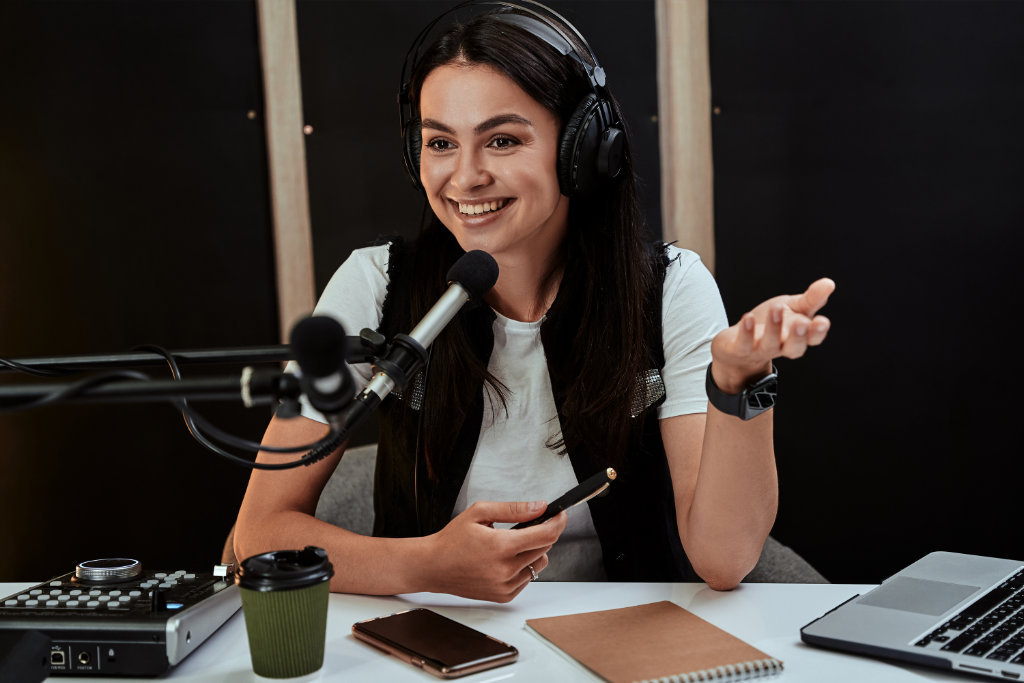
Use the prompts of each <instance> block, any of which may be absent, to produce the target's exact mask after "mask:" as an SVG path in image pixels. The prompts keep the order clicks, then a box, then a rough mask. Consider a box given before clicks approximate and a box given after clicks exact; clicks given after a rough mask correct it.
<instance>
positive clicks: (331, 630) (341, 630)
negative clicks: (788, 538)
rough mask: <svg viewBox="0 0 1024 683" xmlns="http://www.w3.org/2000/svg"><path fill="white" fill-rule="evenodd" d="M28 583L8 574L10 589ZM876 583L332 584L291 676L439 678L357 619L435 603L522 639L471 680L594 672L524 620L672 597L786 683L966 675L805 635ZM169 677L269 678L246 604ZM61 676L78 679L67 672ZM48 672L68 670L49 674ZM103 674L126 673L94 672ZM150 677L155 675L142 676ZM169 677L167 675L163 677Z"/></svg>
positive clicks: (219, 682)
mask: <svg viewBox="0 0 1024 683" xmlns="http://www.w3.org/2000/svg"><path fill="white" fill-rule="evenodd" d="M29 585H30V584H11V583H8V584H0V595H8V594H11V593H14V592H16V591H18V590H22V589H24V588H26V587H28V586H29ZM870 588H872V586H864V585H845V584H742V585H741V586H740V587H739V588H737V589H736V590H734V591H730V592H727V593H722V592H715V591H713V590H711V589H710V588H708V587H707V586H706V585H704V584H689V583H684V584H655V583H650V584H647V583H548V582H543V581H541V582H537V583H533V584H531V585H530V586H528V587H527V588H526V590H524V591H523V592H522V593H521V594H520V595H519V596H518V597H516V599H515V600H513V601H512V602H511V603H509V604H507V605H498V604H493V603H484V602H477V601H473V600H465V599H462V598H456V597H453V596H449V595H439V594H434V593H416V594H411V595H400V596H394V597H371V596H364V595H340V594H332V595H331V597H330V611H329V612H328V616H327V642H326V649H325V655H324V666H323V668H322V669H321V670H320V671H318V672H317V673H315V674H311V675H309V676H304V677H302V678H298V679H289V680H291V681H293V683H307V682H310V681H334V680H338V681H342V680H344V681H389V682H390V681H395V682H399V683H400V682H402V681H410V682H416V681H418V682H420V683H425V682H429V681H433V682H435V683H436V682H437V681H439V680H441V679H438V678H435V677H433V676H431V675H430V674H427V673H425V672H423V671H420V670H418V669H415V668H413V667H412V666H410V665H409V664H406V663H403V662H401V661H399V660H398V659H396V658H394V657H388V656H387V655H384V654H382V653H380V652H379V651H377V650H375V649H373V648H372V647H370V646H368V645H365V644H363V643H361V642H359V641H357V640H355V639H354V638H353V637H352V635H351V628H352V624H353V623H355V622H356V621H360V620H362V619H369V618H371V617H377V616H382V615H385V614H390V613H392V612H398V611H400V610H403V609H407V608H409V607H415V606H421V607H429V608H431V609H434V610H436V611H438V612H440V613H442V614H445V615H447V616H449V617H451V618H453V619H456V620H458V621H461V622H463V623H465V624H468V625H470V626H473V627H474V628H477V629H479V630H480V631H483V632H484V633H487V634H489V635H492V636H494V637H496V638H499V639H501V640H504V641H506V642H508V643H511V644H512V645H515V646H516V647H517V648H518V649H519V661H518V662H516V663H515V664H513V665H511V666H506V667H502V668H499V669H494V670H492V671H488V672H482V673H479V674H474V675H472V676H467V677H465V678H462V679H459V680H464V681H466V682H467V683H484V682H488V683H489V682H491V681H523V682H526V681H530V682H533V681H559V682H562V681H595V680H597V679H596V677H593V676H590V675H589V674H587V673H586V672H584V671H583V670H582V669H581V668H579V667H578V666H577V665H575V664H573V663H571V662H570V661H569V660H567V659H566V658H565V657H564V656H562V655H560V654H559V653H557V652H556V651H555V650H553V649H552V648H551V647H550V646H549V645H547V644H546V643H545V642H544V641H542V640H540V639H539V638H538V637H537V636H535V635H533V634H531V633H529V632H528V631H526V630H525V629H524V628H523V625H524V622H525V620H526V619H528V618H533V617H546V616H554V615H558V614H570V613H573V612H586V611H592V610H599V609H611V608H615V607H626V606H628V605H636V604H641V603H645V602H655V601H657V600H671V601H672V602H675V603H676V604H678V605H681V606H682V607H685V608H686V609H688V610H690V611H692V612H693V613H695V614H697V615H699V616H701V617H703V618H704V619H706V620H708V621H710V622H711V623H713V624H715V625H716V626H718V627H720V628H723V629H725V630H726V631H729V632H730V633H732V634H733V635H736V636H738V637H739V638H742V639H743V640H746V641H747V642H748V643H750V644H751V645H753V646H755V647H757V648H759V649H761V650H763V651H764V652H767V653H768V654H769V655H772V656H773V657H776V658H779V659H782V660H783V662H784V663H785V672H784V674H783V675H782V677H781V678H777V679H773V680H778V681H779V682H780V683H799V682H810V681H815V682H818V681H823V680H827V681H830V682H832V683H843V682H846V681H850V682H852V681H883V682H886V683H887V682H889V681H894V682H898V681H953V680H959V681H962V680H964V679H963V677H962V676H954V675H953V674H949V673H946V672H944V671H938V670H932V669H926V668H922V667H915V666H910V665H903V664H896V663H890V662H883V661H879V660H873V659H869V658H866V657H858V656H855V655H847V654H842V653H837V652H830V651H826V650H820V649H817V648H812V647H809V646H807V645H805V644H804V643H803V642H801V641H800V627H801V626H803V625H805V624H807V623H808V622H810V621H811V620H813V619H815V618H816V617H818V616H821V615H822V614H824V613H825V612H827V611H828V610H829V609H831V608H832V607H834V606H836V605H838V604H839V603H841V602H843V601H845V600H846V599H848V598H850V597H851V596H853V595H856V594H858V593H863V592H865V591H866V590H867V589H870ZM167 678H171V679H174V680H175V681H190V682H192V683H225V682H226V683H242V682H244V681H267V680H270V679H264V678H259V677H257V676H255V675H254V674H253V673H252V665H251V663H250V660H249V646H248V641H247V638H246V633H245V622H244V618H243V616H242V612H241V610H239V611H238V612H237V613H236V614H235V615H234V616H233V617H232V618H231V619H230V620H229V621H228V622H227V623H226V624H225V625H224V626H223V627H221V629H220V630H219V631H217V633H215V634H213V636H211V637H210V639H209V640H207V642H206V643H204V644H203V645H202V647H200V648H199V649H198V650H196V652H194V653H193V654H191V655H190V656H189V657H188V658H187V659H185V660H184V661H183V662H182V663H181V664H180V665H178V666H177V667H176V668H175V669H172V671H171V672H170V674H168V676H167ZM62 679H63V680H71V679H64V678H63V677H62ZM50 680H61V679H57V678H51V679H50ZM77 680H82V681H85V680H88V681H92V682H95V683H100V682H109V683H114V682H119V683H125V681H127V680H132V679H124V678H100V677H88V678H80V679H77ZM139 680H152V679H139ZM161 680H162V679H161Z"/></svg>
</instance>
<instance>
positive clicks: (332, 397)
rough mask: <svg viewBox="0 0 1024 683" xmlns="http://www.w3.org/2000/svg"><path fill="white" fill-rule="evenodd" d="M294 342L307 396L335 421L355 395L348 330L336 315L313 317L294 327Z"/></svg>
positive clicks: (301, 380)
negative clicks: (349, 365)
mask: <svg viewBox="0 0 1024 683" xmlns="http://www.w3.org/2000/svg"><path fill="white" fill-rule="evenodd" d="M290 341H291V347H292V352H293V353H294V354H295V360H296V362H298V364H299V368H301V370H302V377H301V379H300V382H301V385H302V389H303V392H304V393H305V394H306V398H307V399H308V400H309V403H310V405H312V406H313V407H314V408H316V409H317V410H318V411H320V413H322V414H323V416H324V417H326V418H327V419H328V422H331V420H332V419H334V418H336V417H337V415H338V414H339V413H341V411H342V410H344V409H345V408H346V407H347V406H348V404H349V403H351V402H352V399H353V397H354V396H355V383H354V382H353V381H352V373H351V372H349V369H348V354H347V346H348V338H347V337H346V336H345V330H344V329H343V328H342V327H341V324H340V323H339V322H338V321H337V320H335V319H334V318H329V317H326V316H313V317H309V318H305V319H303V320H300V321H299V322H298V323H297V324H296V325H295V327H293V328H292V334H291V340H290ZM333 426H334V425H333V424H332V427H333Z"/></svg>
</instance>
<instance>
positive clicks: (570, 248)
mask: <svg viewBox="0 0 1024 683" xmlns="http://www.w3.org/2000/svg"><path fill="white" fill-rule="evenodd" d="M505 11H509V10H507V9H502V10H498V11H497V12H505ZM513 11H514V10H513ZM497 12H488V13H486V14H483V15H480V16H477V17H474V18H473V19H471V20H469V21H467V22H466V23H463V24H457V25H454V26H452V27H451V28H450V29H449V30H448V31H447V32H445V33H444V34H443V35H441V36H440V38H438V39H437V40H436V41H435V42H434V43H433V44H432V45H431V46H430V47H429V48H428V49H427V50H426V51H425V52H424V54H423V56H422V58H421V59H420V61H419V63H418V64H417V65H416V67H415V69H414V70H413V74H412V79H411V82H410V93H409V95H410V101H411V103H412V111H413V112H415V113H417V114H418V112H419V95H420V90H421V88H422V86H423V81H424V79H425V78H426V77H427V75H428V74H429V73H430V72H431V71H432V70H433V69H435V68H437V67H439V66H442V65H445V64H449V63H452V62H460V61H461V62H466V63H470V64H482V65H489V66H491V67H493V68H495V69H497V70H498V71H500V72H502V73H504V74H505V75H506V76H508V77H509V78H511V79H512V80H513V81H514V82H515V83H516V84H517V85H518V86H519V87H520V88H522V89H523V90H524V91H525V92H526V93H527V94H528V95H530V97H532V98H533V99H535V100H536V101H537V102H539V103H540V104H541V105H543V106H544V107H546V108H547V109H548V110H550V111H552V112H553V113H555V114H556V115H557V116H558V118H559V121H561V123H562V125H563V127H564V125H565V122H566V121H567V120H568V119H569V117H570V116H571V115H572V113H573V112H574V111H575V109H576V107H577V105H578V104H579V103H580V101H581V100H582V99H583V98H584V96H586V95H587V94H588V93H590V92H592V87H591V85H590V83H589V81H588V79H587V77H586V75H585V74H584V72H583V70H582V68H581V67H580V65H579V64H577V63H576V62H575V61H573V60H572V59H570V58H568V57H566V56H563V55H560V54H558V53H557V52H556V51H555V50H554V49H553V48H551V47H550V46H549V45H548V44H547V43H545V42H543V41H541V40H540V39H538V38H536V37H535V36H533V35H532V34H530V33H529V32H527V31H525V30H523V29H521V28H519V27H518V26H515V25H512V24H511V23H509V22H504V21H500V20H496V19H495V17H494V14H496V13H497ZM552 21H556V20H554V19H552ZM563 33H565V34H566V35H570V30H568V29H566V30H564V31H563ZM578 52H579V53H580V54H587V53H586V52H585V51H583V50H579V51H578ZM609 99H610V96H609ZM611 101H612V103H613V107H614V108H615V111H616V115H617V116H618V118H619V119H620V121H621V113H620V112H619V109H618V105H617V104H615V103H614V100H611ZM428 213H430V217H429V219H428V220H427V221H426V224H425V227H424V229H423V230H422V232H421V234H420V236H419V237H418V239H417V246H416V255H415V258H414V263H413V264H410V265H411V268H412V270H413V273H412V274H413V276H414V277H415V279H414V280H413V282H416V283H437V284H436V286H435V287H420V286H419V285H417V287H416V288H413V291H411V292H410V314H411V317H412V319H413V320H417V319H419V317H420V316H422V315H423V314H424V313H425V312H426V311H427V310H428V309H429V307H430V306H431V305H433V303H434V302H435V301H436V299H437V297H438V296H439V294H440V292H441V289H442V288H443V286H444V285H445V282H444V274H445V272H447V269H448V267H450V265H451V264H452V263H453V262H454V260H455V259H456V258H458V256H459V255H461V253H462V252H461V249H460V248H459V246H458V243H457V242H456V241H455V239H454V237H453V236H452V235H451V233H450V232H449V231H448V230H447V229H446V228H445V227H444V226H443V225H442V224H441V222H440V221H439V220H438V219H437V217H436V216H433V213H432V212H428ZM561 265H563V266H564V272H563V275H562V280H561V284H560V286H559V292H558V295H557V296H556V299H555V302H554V304H553V305H552V306H551V309H550V310H549V311H548V319H547V320H546V321H545V323H544V325H543V326H542V335H544V337H545V350H546V351H547V352H548V361H549V369H550V370H551V372H552V374H553V375H554V374H555V373H557V374H558V375H559V376H560V377H559V380H560V381H559V382H557V384H558V385H559V386H563V387H565V391H564V395H562V396H556V404H558V405H559V409H560V417H561V421H562V439H561V440H559V441H557V442H555V443H549V444H548V445H549V447H551V448H554V449H556V450H558V451H559V452H561V453H565V452H571V451H573V449H574V448H577V447H579V446H580V445H584V446H585V447H586V448H587V449H588V450H590V452H591V453H595V454H596V453H602V452H607V453H608V458H607V459H608V461H609V462H610V463H615V462H617V458H618V457H620V456H621V455H624V454H625V453H626V452H627V451H628V449H629V446H630V444H631V441H632V440H633V439H635V438H638V435H639V427H640V425H639V424H638V423H639V422H640V420H637V419H634V418H632V417H631V416H630V406H631V401H632V398H633V394H634V392H635V391H636V384H637V378H638V377H639V376H640V375H641V373H643V372H644V371H645V370H647V369H648V368H649V367H650V364H649V363H650V349H649V348H648V347H649V341H650V340H649V339H648V337H649V334H648V332H649V330H650V329H651V321H652V316H653V315H655V314H657V315H660V311H652V310H651V309H652V306H651V305H650V301H651V298H650V297H651V293H652V291H653V289H652V288H653V287H655V286H660V283H657V282H655V269H654V256H653V254H652V248H651V236H650V235H649V234H648V231H647V227H646V224H645V222H644V220H643V215H642V212H641V210H640V202H639V198H638V194H637V180H636V176H635V174H634V170H633V166H632V160H631V158H630V150H629V145H628V140H627V142H626V149H625V159H624V164H623V169H622V172H621V174H620V176H619V177H618V178H616V179H614V180H611V181H607V183H606V184H605V185H603V186H601V187H600V188H599V189H598V191H594V192H591V193H588V194H585V195H581V196H575V197H573V198H572V199H571V200H570V204H569V226H568V233H567V237H566V241H565V244H564V249H563V262H562V264H561ZM659 300H660V299H659ZM468 324H469V323H468V321H467V316H465V315H460V316H458V317H457V318H456V320H455V321H453V324H450V325H449V326H448V328H447V329H446V330H445V331H444V333H442V335H441V336H440V337H439V338H438V339H437V341H436V342H435V344H434V345H433V349H432V352H431V353H432V359H431V363H430V368H429V375H428V380H427V383H426V393H425V400H424V405H423V407H424V410H425V413H424V414H423V415H422V421H423V433H422V439H423V444H422V445H423V447H424V452H425V454H426V462H427V469H428V473H429V475H430V476H431V477H432V478H435V477H437V476H438V472H440V471H442V468H443V463H444V461H445V458H446V456H447V454H448V452H449V451H450V450H451V448H452V446H453V444H454V443H455V441H456V439H457V437H458V435H459V433H460V431H461V429H462V425H463V422H464V421H465V419H466V415H467V406H465V405H464V404H465V402H466V401H467V400H468V399H466V397H468V396H473V395H474V394H475V393H477V392H479V387H480V386H481V383H484V384H485V386H486V387H487V389H488V391H487V392H485V393H487V394H488V395H489V396H490V397H491V399H492V400H497V401H499V402H501V403H504V397H505V390H504V387H502V385H501V384H500V382H499V381H498V380H497V379H496V378H494V377H492V376H491V375H490V374H489V373H488V371H487V366H486V362H487V359H486V358H478V357H477V355H476V354H474V353H473V344H472V339H473V335H472V334H471V332H470V330H468V329H467V325H468ZM548 338H550V339H552V340H557V344H556V345H557V346H559V347H561V348H563V349H564V350H565V351H564V353H562V354H559V357H558V358H552V357H551V347H552V345H551V344H548V343H547V340H548ZM658 342H659V343H660V339H659V340H658ZM552 379H553V380H554V379H555V377H554V376H553V377H552Z"/></svg>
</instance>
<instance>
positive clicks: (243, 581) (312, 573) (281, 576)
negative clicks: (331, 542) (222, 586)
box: [235, 545, 334, 591]
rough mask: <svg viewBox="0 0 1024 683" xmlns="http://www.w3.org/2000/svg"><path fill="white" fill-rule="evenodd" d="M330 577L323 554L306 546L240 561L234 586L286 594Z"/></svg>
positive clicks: (327, 564)
mask: <svg viewBox="0 0 1024 683" xmlns="http://www.w3.org/2000/svg"><path fill="white" fill-rule="evenodd" d="M332 576H334V567H333V566H332V565H331V563H330V562H329V561H328V560H327V551H326V550H324V549H323V548H317V547H315V546H312V545H307V546H306V547H305V548H303V549H302V550H274V551H272V552H269V553H263V554H262V555H253V556H252V557H250V558H248V559H246V560H243V561H242V564H241V565H240V566H239V568H238V571H237V572H236V573H235V583H236V584H238V585H239V586H240V587H242V588H247V589H249V590H254V591H286V590H292V589H295V588H305V587H306V586H312V585H314V584H317V583H321V582H323V581H329V580H330V578H331V577H332Z"/></svg>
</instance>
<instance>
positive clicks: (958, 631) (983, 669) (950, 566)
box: [800, 552, 1024, 681]
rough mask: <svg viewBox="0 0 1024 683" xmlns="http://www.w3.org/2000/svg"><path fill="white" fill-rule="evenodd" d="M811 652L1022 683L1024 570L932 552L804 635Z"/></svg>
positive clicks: (1004, 563) (809, 626)
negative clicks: (853, 655) (857, 656)
mask: <svg viewBox="0 0 1024 683" xmlns="http://www.w3.org/2000/svg"><path fill="white" fill-rule="evenodd" d="M800 637H801V639H802V640H803V641H804V642H805V643H808V644H809V645H816V646H820V647H825V648H829V649H835V650H844V651H846V652H853V653H857V654H865V655H871V656H875V657H884V658H889V659H898V660H902V661H904V662H909V663H913V664H921V665H924V666H931V667H937V668H940V669H953V670H955V671H962V672H966V673H972V674H980V675H988V676H993V677H995V678H1000V679H1003V680H1022V681H1024V562H1018V561H1014V560H1003V559H998V558H994V557H981V556H978V555H964V554H960V553H950V552H934V553H930V554H928V555H926V556H925V557H923V558H921V559H920V560H918V561H917V562H915V563H913V564H912V565H910V566H909V567H907V568H906V569H904V570H902V571H900V572H898V573H897V574H895V575H893V576H891V577H889V578H888V579H886V580H885V581H883V582H882V584H881V585H880V586H878V587H877V588H874V589H872V590H871V591H869V592H868V593H865V594H864V595H856V596H854V597H852V598H850V599H849V600H847V601H846V602H844V603H843V604H841V605H839V606H838V607H836V608H835V609H833V610H832V611H830V612H828V613H827V614H825V615H823V616H821V617H819V618H818V619H816V620H814V621H812V622H811V623H809V624H807V625H806V626H804V627H803V628H802V629H800Z"/></svg>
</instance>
